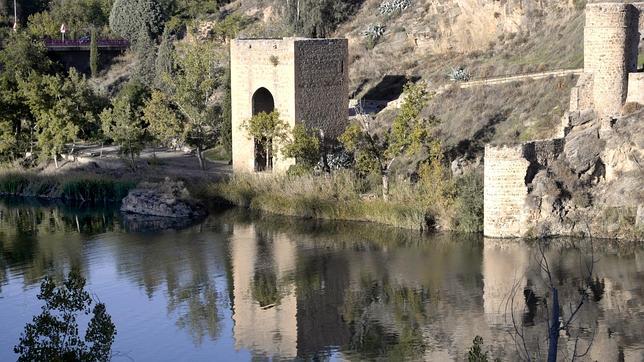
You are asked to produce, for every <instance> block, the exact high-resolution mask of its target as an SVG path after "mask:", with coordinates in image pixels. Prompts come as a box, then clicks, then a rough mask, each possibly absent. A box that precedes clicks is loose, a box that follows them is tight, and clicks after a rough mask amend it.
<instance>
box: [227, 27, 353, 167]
mask: <svg viewBox="0 0 644 362" xmlns="http://www.w3.org/2000/svg"><path fill="white" fill-rule="evenodd" d="M230 62H231V97H232V133H233V170H234V171H235V172H253V171H254V168H255V153H254V141H253V140H252V139H249V137H248V136H247V134H246V133H245V132H244V131H243V130H242V129H241V128H240V127H241V125H242V123H243V122H244V121H246V120H248V119H250V118H251V117H252V115H253V114H252V112H253V101H252V99H253V94H255V92H256V91H257V90H258V89H260V88H266V89H267V90H268V91H269V92H270V93H271V95H272V96H273V100H274V103H275V110H277V111H278V112H279V113H280V118H282V120H284V121H285V122H287V123H288V124H289V125H290V126H291V127H292V126H293V125H295V122H296V121H298V122H299V121H302V120H304V121H306V122H307V124H308V125H310V126H312V127H315V128H319V129H322V130H324V131H325V134H328V135H330V136H337V135H338V134H339V132H341V131H342V130H343V127H344V126H345V123H346V119H347V112H348V108H349V106H348V103H349V98H348V77H347V75H348V69H347V65H348V44H347V41H346V40H345V39H301V38H284V39H237V40H233V41H232V42H231V46H230ZM294 163H295V160H293V159H287V158H285V157H283V156H282V155H276V157H274V159H273V170H274V171H275V172H283V171H286V170H288V168H289V167H290V166H291V165H293V164H294Z"/></svg>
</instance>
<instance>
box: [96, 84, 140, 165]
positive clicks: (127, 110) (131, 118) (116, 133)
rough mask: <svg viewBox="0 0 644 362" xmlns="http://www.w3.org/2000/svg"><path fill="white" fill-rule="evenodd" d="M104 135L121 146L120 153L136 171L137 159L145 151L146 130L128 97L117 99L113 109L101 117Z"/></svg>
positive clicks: (107, 110)
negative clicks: (144, 137)
mask: <svg viewBox="0 0 644 362" xmlns="http://www.w3.org/2000/svg"><path fill="white" fill-rule="evenodd" d="M100 119H101V124H102V126H103V133H104V134H105V135H106V136H107V137H109V138H111V139H112V140H113V141H114V142H115V143H116V144H117V145H119V153H120V154H121V155H124V156H126V157H127V158H129V161H130V167H131V168H132V169H133V170H134V169H136V161H135V158H136V157H138V155H139V154H140V153H141V151H142V150H143V136H144V129H143V125H142V124H141V122H140V119H141V117H140V114H139V112H138V111H137V110H136V109H135V108H134V107H132V104H131V102H130V100H129V99H128V98H127V97H123V96H120V97H117V98H116V99H115V100H114V101H113V103H112V108H108V109H105V110H104V111H103V113H101V115H100Z"/></svg>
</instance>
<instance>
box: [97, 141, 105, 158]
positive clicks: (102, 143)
mask: <svg viewBox="0 0 644 362" xmlns="http://www.w3.org/2000/svg"><path fill="white" fill-rule="evenodd" d="M104 144H105V142H101V154H100V155H99V156H98V158H103V145H104Z"/></svg>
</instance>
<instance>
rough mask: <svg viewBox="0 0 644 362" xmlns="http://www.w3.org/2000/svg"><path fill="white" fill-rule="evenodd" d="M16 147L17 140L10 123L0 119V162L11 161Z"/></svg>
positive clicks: (14, 155)
mask: <svg viewBox="0 0 644 362" xmlns="http://www.w3.org/2000/svg"><path fill="white" fill-rule="evenodd" d="M17 146H18V140H17V138H16V134H15V131H14V129H13V124H12V122H11V121H10V120H6V119H2V118H0V161H4V160H7V159H11V160H13V159H14V158H15V157H16V154H15V151H16V149H17Z"/></svg>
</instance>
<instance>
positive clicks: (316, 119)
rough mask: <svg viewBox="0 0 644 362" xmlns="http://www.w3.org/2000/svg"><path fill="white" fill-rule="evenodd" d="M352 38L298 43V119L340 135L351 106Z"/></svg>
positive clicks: (327, 132)
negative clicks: (349, 58)
mask: <svg viewBox="0 0 644 362" xmlns="http://www.w3.org/2000/svg"><path fill="white" fill-rule="evenodd" d="M348 47H349V44H348V41H347V40H346V39H323V40H317V39H315V40H314V39H307V40H300V41H297V42H296V43H295V54H296V61H295V87H296V92H295V99H296V114H295V119H296V120H297V121H304V122H305V123H306V125H307V126H308V127H310V128H314V129H321V130H324V132H325V136H329V137H337V136H339V135H340V134H341V133H342V132H343V131H344V128H345V126H346V121H347V113H348V109H349V97H348V95H349V78H348V75H349V69H348V63H349V62H348V54H349V53H348Z"/></svg>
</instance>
